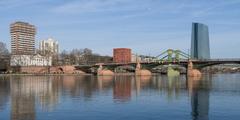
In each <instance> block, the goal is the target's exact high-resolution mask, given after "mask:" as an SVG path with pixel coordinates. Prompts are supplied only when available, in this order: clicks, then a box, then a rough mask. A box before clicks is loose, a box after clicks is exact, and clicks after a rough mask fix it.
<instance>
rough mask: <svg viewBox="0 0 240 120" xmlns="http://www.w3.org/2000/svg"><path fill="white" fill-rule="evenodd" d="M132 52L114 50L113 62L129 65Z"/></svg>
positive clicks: (127, 49)
mask: <svg viewBox="0 0 240 120" xmlns="http://www.w3.org/2000/svg"><path fill="white" fill-rule="evenodd" d="M131 58H132V52H131V49H129V48H114V49H113V62H115V63H129V62H131Z"/></svg>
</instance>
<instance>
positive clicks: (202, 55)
mask: <svg viewBox="0 0 240 120" xmlns="http://www.w3.org/2000/svg"><path fill="white" fill-rule="evenodd" d="M191 58H192V59H210V48H209V34H208V27H207V26H206V25H204V24H201V23H193V24H192V40H191Z"/></svg>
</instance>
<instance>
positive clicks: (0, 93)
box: [0, 77, 10, 112]
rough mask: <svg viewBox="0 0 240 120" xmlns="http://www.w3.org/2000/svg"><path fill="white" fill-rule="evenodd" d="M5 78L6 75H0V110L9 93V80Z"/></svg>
mask: <svg viewBox="0 0 240 120" xmlns="http://www.w3.org/2000/svg"><path fill="white" fill-rule="evenodd" d="M5 78H8V77H0V112H1V110H3V109H4V107H5V105H6V104H7V102H8V100H9V95H10V89H9V88H10V82H9V80H8V79H5Z"/></svg>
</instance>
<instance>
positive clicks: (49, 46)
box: [39, 38, 59, 55]
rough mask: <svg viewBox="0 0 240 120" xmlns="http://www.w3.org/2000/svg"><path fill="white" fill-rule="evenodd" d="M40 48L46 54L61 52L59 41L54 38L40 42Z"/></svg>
mask: <svg viewBox="0 0 240 120" xmlns="http://www.w3.org/2000/svg"><path fill="white" fill-rule="evenodd" d="M39 50H40V51H41V53H42V54H44V55H47V54H50V55H57V54H58V52H59V47H58V42H57V41H56V40H54V39H52V38H48V39H47V40H43V41H41V42H40V44H39Z"/></svg>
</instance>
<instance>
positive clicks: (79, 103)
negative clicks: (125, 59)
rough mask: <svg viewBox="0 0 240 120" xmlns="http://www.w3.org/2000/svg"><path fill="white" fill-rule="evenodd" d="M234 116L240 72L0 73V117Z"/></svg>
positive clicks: (165, 119) (160, 119)
mask: <svg viewBox="0 0 240 120" xmlns="http://www.w3.org/2000/svg"><path fill="white" fill-rule="evenodd" d="M80 119H81V120H239V119H240V74H216V75H204V76H203V77H202V78H201V79H187V78H186V77H185V76H179V77H167V76H151V77H135V76H115V77H96V76H14V75H13V76H0V120H80Z"/></svg>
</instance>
